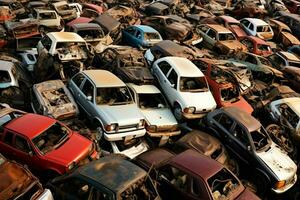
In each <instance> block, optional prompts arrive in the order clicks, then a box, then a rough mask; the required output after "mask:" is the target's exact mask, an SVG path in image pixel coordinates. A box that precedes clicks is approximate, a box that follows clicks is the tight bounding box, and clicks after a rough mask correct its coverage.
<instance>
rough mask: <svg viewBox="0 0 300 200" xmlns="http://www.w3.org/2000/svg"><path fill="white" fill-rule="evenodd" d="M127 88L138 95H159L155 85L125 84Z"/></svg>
mask: <svg viewBox="0 0 300 200" xmlns="http://www.w3.org/2000/svg"><path fill="white" fill-rule="evenodd" d="M127 85H128V86H129V87H131V88H133V89H134V91H135V92H136V93H138V94H157V93H161V92H160V91H159V89H158V88H157V87H156V86H155V85H136V84H133V83H128V84H127Z"/></svg>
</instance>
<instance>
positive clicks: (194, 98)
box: [181, 91, 217, 111]
mask: <svg viewBox="0 0 300 200" xmlns="http://www.w3.org/2000/svg"><path fill="white" fill-rule="evenodd" d="M181 96H182V99H183V100H184V102H185V104H186V106H187V107H190V106H191V107H196V111H202V110H203V109H206V111H209V110H213V109H215V108H216V107H217V104H216V101H215V99H214V97H213V96H212V94H211V92H210V91H208V92H181Z"/></svg>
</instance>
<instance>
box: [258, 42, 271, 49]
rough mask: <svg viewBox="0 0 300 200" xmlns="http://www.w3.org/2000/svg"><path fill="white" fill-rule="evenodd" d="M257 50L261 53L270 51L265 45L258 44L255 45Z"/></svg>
mask: <svg viewBox="0 0 300 200" xmlns="http://www.w3.org/2000/svg"><path fill="white" fill-rule="evenodd" d="M257 48H258V49H259V50H261V51H271V48H270V46H269V45H265V44H259V45H257Z"/></svg>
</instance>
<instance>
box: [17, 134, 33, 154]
mask: <svg viewBox="0 0 300 200" xmlns="http://www.w3.org/2000/svg"><path fill="white" fill-rule="evenodd" d="M15 148H16V149H18V150H20V151H23V152H25V153H29V152H30V146H29V144H28V142H27V140H26V139H25V138H23V137H20V136H18V135H16V137H15Z"/></svg>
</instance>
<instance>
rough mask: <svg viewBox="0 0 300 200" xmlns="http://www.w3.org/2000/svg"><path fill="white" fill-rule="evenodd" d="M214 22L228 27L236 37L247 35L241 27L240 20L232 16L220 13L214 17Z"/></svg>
mask: <svg viewBox="0 0 300 200" xmlns="http://www.w3.org/2000/svg"><path fill="white" fill-rule="evenodd" d="M215 20H216V22H217V23H218V24H221V25H223V26H224V27H226V28H228V29H229V30H230V31H231V32H232V33H234V34H235V35H236V37H237V38H238V39H240V38H242V37H245V36H247V33H246V32H245V31H244V30H243V29H242V28H241V26H240V22H239V21H238V20H236V19H235V18H233V17H230V16H227V15H222V16H218V17H216V19H215Z"/></svg>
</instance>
